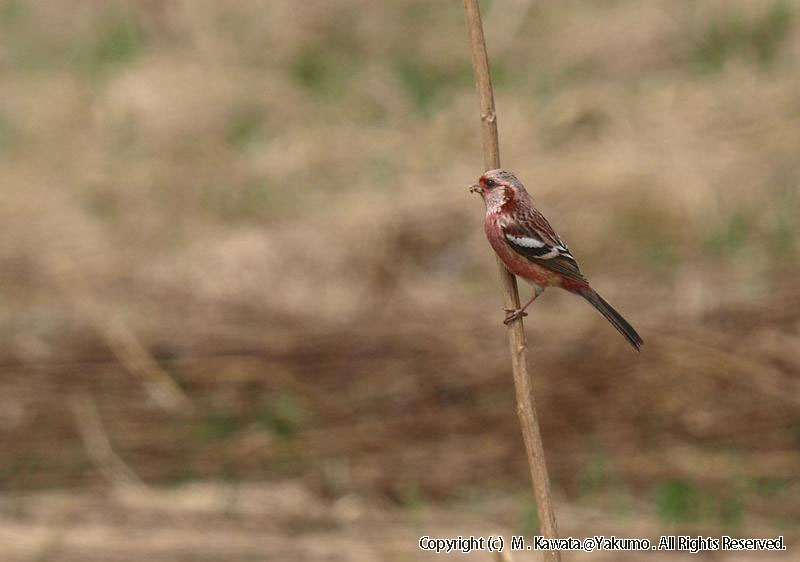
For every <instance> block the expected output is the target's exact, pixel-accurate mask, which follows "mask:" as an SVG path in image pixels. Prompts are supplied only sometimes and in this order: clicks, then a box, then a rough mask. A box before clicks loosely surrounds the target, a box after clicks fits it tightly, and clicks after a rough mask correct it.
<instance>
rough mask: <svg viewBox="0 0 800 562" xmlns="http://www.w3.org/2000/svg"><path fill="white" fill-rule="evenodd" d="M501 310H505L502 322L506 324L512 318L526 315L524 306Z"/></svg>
mask: <svg viewBox="0 0 800 562" xmlns="http://www.w3.org/2000/svg"><path fill="white" fill-rule="evenodd" d="M503 310H505V312H506V318H505V320H503V324H505V325H506V326H508V325H509V324H511V323H512V322H513V321H514V320H518V319H520V318H522V317H524V316H527V315H528V313H527V312H525V309H524V308H504V309H503Z"/></svg>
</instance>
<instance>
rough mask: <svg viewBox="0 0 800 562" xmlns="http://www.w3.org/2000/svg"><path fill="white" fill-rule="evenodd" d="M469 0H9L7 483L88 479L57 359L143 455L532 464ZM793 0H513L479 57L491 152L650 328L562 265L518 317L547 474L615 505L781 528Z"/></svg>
mask: <svg viewBox="0 0 800 562" xmlns="http://www.w3.org/2000/svg"><path fill="white" fill-rule="evenodd" d="M503 6H504V3H503V2H501V1H500V0H496V1H495V2H494V3H493V4H492V6H491V8H490V9H489V14H488V17H487V20H488V22H489V29H490V31H489V32H490V33H497V31H496V30H497V29H501V30H502V29H504V23H503ZM460 8H461V7H460V5H458V3H445V2H442V3H432V2H422V1H413V2H412V1H406V2H399V3H392V4H391V5H387V4H385V3H374V2H364V1H356V0H351V1H340V2H338V3H336V6H335V7H334V6H332V5H329V4H328V3H297V2H289V1H276V2H270V3H269V7H268V8H267V7H265V5H264V4H263V3H258V2H247V1H242V2H237V3H235V4H231V5H224V4H222V3H217V2H199V1H193V2H172V3H166V4H164V3H154V2H147V3H133V2H122V1H117V2H56V1H54V0H50V1H46V2H37V3H27V2H21V1H19V0H2V1H0V189H2V202H1V203H0V223H1V224H3V228H4V230H3V236H2V237H1V238H0V292H1V293H0V294H2V298H3V306H2V308H1V309H0V331H1V333H2V338H0V362H2V371H1V372H0V459H2V460H1V461H0V483H2V485H3V487H4V489H6V490H9V491H14V493H22V492H24V491H26V490H29V489H31V488H42V487H48V488H49V487H55V486H62V485H63V486H75V485H90V484H93V483H98V482H102V479H101V478H100V476H99V474H98V473H97V471H96V470H95V469H94V468H93V466H92V465H91V463H90V462H89V460H88V458H87V456H86V452H85V451H84V450H83V448H82V446H81V442H80V438H79V436H78V432H77V430H76V429H75V425H74V421H73V419H72V415H71V412H70V410H69V406H68V405H67V404H66V403H65V401H64V398H65V396H67V395H68V394H67V393H68V392H70V391H75V390H78V391H86V392H89V393H91V395H92V396H93V397H94V399H95V400H96V402H97V405H98V410H99V414H100V416H101V418H102V419H103V421H104V422H105V424H106V426H107V427H106V430H107V432H108V434H109V439H110V441H111V444H112V446H113V447H114V449H115V451H116V453H117V454H119V455H120V457H121V458H122V459H124V461H125V462H126V463H127V464H128V465H129V466H130V467H131V468H132V469H133V470H134V471H135V472H136V473H137V474H138V475H139V476H140V477H142V478H143V479H144V480H145V481H146V482H148V483H151V484H155V483H164V484H166V483H170V482H177V481H185V480H187V479H196V478H228V479H232V480H262V479H271V480H282V479H293V480H297V481H299V482H300V483H301V484H302V485H303V486H307V487H309V488H310V489H312V490H313V491H314V492H315V493H318V494H320V495H321V497H323V498H324V501H329V500H330V501H334V499H335V498H338V497H341V496H342V495H344V494H356V495H358V496H363V497H370V498H378V499H377V500H376V501H385V498H387V497H388V498H391V499H392V500H394V501H395V502H396V503H399V504H400V505H403V506H406V507H407V508H408V509H411V510H413V509H414V506H416V505H419V504H422V505H423V506H427V504H428V503H429V502H435V503H434V504H433V506H432V509H436V510H438V509H444V510H445V511H446V510H447V505H448V504H447V503H446V501H445V500H447V498H453V497H467V498H470V497H474V496H475V494H476V493H477V492H476V490H484V491H485V490H487V489H494V488H497V489H503V490H508V491H520V490H523V482H524V481H525V470H524V459H523V456H522V454H521V445H522V444H521V442H520V441H519V437H518V428H517V427H516V425H515V424H516V420H515V417H514V413H513V407H512V406H511V404H512V396H511V394H510V389H509V386H510V385H509V375H508V369H507V358H506V357H505V353H506V346H505V344H504V342H503V337H504V333H503V332H504V330H503V328H502V325H501V323H500V321H501V317H502V312H501V311H500V306H501V304H500V302H499V299H498V297H497V294H496V288H495V287H494V282H495V281H494V279H495V275H494V271H493V268H494V265H493V260H492V259H491V254H490V251H489V249H488V247H487V245H486V242H485V240H484V238H483V233H482V232H481V228H480V215H481V210H480V208H479V203H478V202H477V201H476V200H473V199H472V198H470V196H469V194H468V193H467V191H466V188H465V186H466V185H467V184H468V183H469V182H470V181H471V180H472V179H473V178H474V176H475V175H476V174H477V173H478V172H479V170H478V169H476V167H475V164H474V162H475V157H476V155H478V154H479V153H480V150H479V145H478V139H477V138H476V135H475V134H474V133H475V115H474V111H475V110H474V107H475V101H474V93H473V89H472V82H471V77H470V74H469V60H468V58H467V51H466V45H465V40H464V36H463V21H462V14H461V11H460ZM798 8H800V6H798V5H797V3H795V2H775V3H772V2H769V3H763V2H744V1H743V2H735V3H728V2H724V3H723V2H704V3H702V4H695V3H691V2H672V1H666V0H664V1H661V2H647V3H641V2H631V1H614V2H601V3H598V2H578V1H570V2H561V3H546V2H534V3H533V4H532V5H531V6H530V7H529V8H528V9H527V12H525V14H526V15H525V16H524V17H522V18H521V21H520V22H519V23H518V25H517V26H516V31H515V33H514V34H513V37H509V38H506V39H505V40H504V41H503V42H501V43H500V44H498V46H497V52H491V53H490V54H491V56H492V60H493V63H494V64H495V80H496V88H497V92H496V95H497V104H498V109H499V111H500V112H501V116H502V121H501V123H500V125H501V130H500V134H501V137H502V142H503V146H504V165H506V166H508V167H509V168H511V169H513V170H515V171H516V172H517V173H518V174H519V175H520V176H521V177H522V178H523V179H524V181H525V183H526V185H529V186H531V190H532V191H533V194H534V196H535V197H536V199H537V202H538V203H539V205H540V206H541V207H542V208H543V209H544V211H545V212H546V214H547V215H548V216H549V217H550V218H551V220H552V221H553V223H554V224H555V225H556V226H557V228H558V229H559V231H560V232H561V233H562V235H563V236H564V237H565V239H566V240H567V241H568V242H569V243H570V246H571V247H572V248H573V249H574V250H575V252H577V255H578V257H579V258H580V259H581V261H582V264H583V267H584V269H585V271H586V272H587V274H588V275H589V276H590V278H591V279H592V280H593V282H594V284H595V285H596V286H597V288H598V290H600V291H601V292H602V293H603V294H604V295H606V296H607V297H608V299H609V300H610V301H611V302H612V303H614V305H615V306H617V307H618V308H619V309H620V310H621V311H622V312H623V313H624V314H625V315H626V317H629V318H630V320H631V321H632V322H633V323H634V324H635V325H636V326H637V328H640V332H641V333H642V335H643V337H644V338H645V340H646V341H647V347H646V351H645V352H644V353H643V354H642V356H641V357H639V358H632V357H631V354H630V353H629V350H627V349H625V344H624V342H622V341H620V340H619V338H618V335H617V334H616V333H615V332H614V331H613V330H611V329H609V328H608V327H607V326H605V325H604V324H603V321H602V319H600V318H598V317H597V315H596V314H595V313H593V312H592V311H591V309H590V308H589V307H586V306H584V305H582V304H581V303H578V302H576V301H575V300H574V299H570V298H569V296H568V295H565V294H559V293H555V292H553V293H552V294H551V293H550V292H548V293H547V294H546V295H545V296H544V297H543V298H542V299H540V301H537V303H536V306H535V310H534V312H533V315H534V316H535V317H536V318H535V322H532V323H531V326H530V327H529V328H528V335H529V338H530V340H531V342H532V355H531V361H532V362H533V363H534V364H536V365H538V367H537V372H542V373H547V378H545V379H542V380H539V381H537V385H538V387H537V389H536V390H537V397H538V399H539V401H540V403H541V408H542V415H541V417H542V423H543V432H544V440H545V446H546V447H547V450H548V454H552V457H551V461H550V462H551V463H552V465H553V467H552V473H553V474H552V476H553V480H554V488H555V491H556V492H557V494H558V497H559V498H560V502H561V504H563V505H564V506H565V509H567V508H568V507H569V508H573V507H574V506H587V505H588V506H591V507H592V508H593V509H594V508H599V509H602V510H603V513H606V514H614V515H613V517H614V519H613V521H614V522H617V524H618V525H619V527H617V528H616V531H617V534H618V535H620V534H621V532H620V531H621V529H624V528H625V521H629V520H630V518H634V517H636V516H638V515H642V514H643V515H642V516H644V517H653V518H654V520H655V522H656V523H654V525H655V527H654V528H659V529H661V528H664V526H666V525H667V524H669V525H674V526H678V527H680V528H682V529H685V530H687V531H688V532H689V533H690V534H691V533H695V532H702V530H705V529H709V528H713V529H721V528H724V529H733V530H734V531H737V532H741V533H742V534H745V535H747V534H753V532H755V531H756V530H760V529H768V530H770V532H773V533H775V534H778V531H780V533H783V534H786V535H790V536H794V535H796V534H797V528H798V521H800V512H798V505H800V501H798V499H799V496H800V482H799V481H798V479H797V476H796V475H797V474H798V470H800V454H798V452H797V443H798V430H797V424H798V417H797V402H798V396H800V390H798V388H797V375H798V372H800V368H799V365H798V354H797V353H796V351H795V350H796V349H797V348H798V338H800V301H799V300H798V299H797V295H796V287H797V284H798V280H800V261H798V255H799V253H798V250H800V241H799V239H798V235H797V232H798V214H797V209H798V178H799V177H800V169H798V164H797V154H798V153H800V127H797V126H795V121H797V120H798V119H799V118H800V112H799V110H800V106H798V102H797V95H796V92H797V91H798V88H800V70H798V69H800V65H799V64H798V57H800V48H798V45H800V27H799V26H798V25H797V21H796V17H797V13H798ZM490 47H491V45H490ZM533 155H535V157H534V156H533ZM64 257H66V258H68V259H70V260H71V261H72V262H73V263H75V264H77V265H78V267H79V268H80V270H81V271H82V273H83V276H84V277H85V278H86V279H87V282H88V283H89V284H90V286H91V287H95V288H96V289H95V290H94V292H93V297H94V306H95V307H96V308H97V310H98V311H99V312H98V313H99V314H102V315H105V317H109V318H114V319H115V320H118V321H120V322H122V323H124V325H125V326H126V329H128V330H130V332H131V333H132V334H134V335H135V336H136V338H137V339H138V341H140V342H141V343H143V344H144V346H145V347H146V348H147V350H148V351H149V352H150V353H151V354H152V355H153V356H154V357H155V358H156V359H157V360H158V362H159V365H160V366H161V367H162V368H163V369H164V370H165V371H166V372H167V373H168V374H169V375H170V376H171V377H173V378H174V380H175V381H176V382H177V383H178V384H179V385H180V387H181V388H182V389H183V391H185V392H186V393H187V395H188V396H189V397H190V399H191V400H192V402H193V404H195V408H194V409H193V411H192V412H190V413H187V414H186V415H185V416H183V417H173V416H169V415H166V414H165V413H164V412H162V411H160V410H159V409H158V408H157V406H156V405H155V404H154V403H153V402H152V401H151V400H150V398H148V396H147V394H146V392H145V391H144V389H143V388H142V386H141V384H140V382H139V381H138V380H137V379H135V378H132V377H131V376H130V375H129V374H127V373H126V372H125V371H124V370H122V369H121V368H120V367H119V366H118V365H117V363H116V360H115V358H114V356H113V355H112V354H111V353H110V352H109V351H108V350H107V348H106V345H105V344H104V343H103V341H102V338H100V337H98V334H97V331H96V330H95V327H94V326H93V325H92V324H91V322H90V320H89V319H87V318H86V317H85V316H84V315H81V314H80V313H78V312H77V310H78V308H79V300H80V298H81V296H80V294H79V291H76V292H75V293H73V294H71V293H70V291H69V290H67V291H64V290H63V289H62V288H61V284H60V281H59V279H58V277H57V275H56V272H57V265H58V263H59V260H61V259H63V258H64ZM442 330H444V331H446V332H448V333H451V334H453V335H454V337H453V338H449V339H447V340H444V339H442V338H441V337H440V336H439V335H438V334H439V333H441V331H442ZM556 405H558V407H557V408H556ZM445 461H446V462H445ZM445 469H446V470H445ZM520 509H522V508H520ZM4 513H9V515H7V516H6V515H4V517H6V518H11V519H12V520H14V517H15V516H14V514H13V510H11V511H8V512H4ZM520 517H521V516H520ZM512 524H514V525H522V524H523V523H522V522H521V520H520V521H516V522H512ZM592 525H594V524H592ZM592 525H589V526H579V527H572V529H575V532H581V533H584V532H585V533H589V532H591V531H593V530H594V527H593V526H592ZM659 525H661V527H659ZM751 531H752V532H751Z"/></svg>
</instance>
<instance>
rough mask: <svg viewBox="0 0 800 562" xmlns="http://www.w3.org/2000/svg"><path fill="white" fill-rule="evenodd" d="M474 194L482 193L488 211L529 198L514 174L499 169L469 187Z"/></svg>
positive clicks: (487, 173)
mask: <svg viewBox="0 0 800 562" xmlns="http://www.w3.org/2000/svg"><path fill="white" fill-rule="evenodd" d="M469 190H470V191H471V192H472V193H480V195H481V197H483V200H484V202H485V203H486V208H487V209H498V208H500V207H502V206H504V205H506V204H508V203H512V202H514V201H519V200H520V199H521V198H523V197H525V196H527V191H525V186H523V185H522V182H521V181H519V180H518V179H517V176H515V175H514V174H513V173H511V172H509V171H508V170H503V169H502V168H499V169H497V170H489V171H488V172H485V173H484V174H483V175H482V176H481V177H479V178H478V181H477V183H473V184H472V185H470V186H469Z"/></svg>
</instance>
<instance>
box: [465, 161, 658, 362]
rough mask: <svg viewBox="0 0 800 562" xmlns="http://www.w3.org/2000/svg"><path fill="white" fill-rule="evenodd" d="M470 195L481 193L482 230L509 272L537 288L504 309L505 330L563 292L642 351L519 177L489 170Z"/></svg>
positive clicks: (634, 335)
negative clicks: (549, 295)
mask: <svg viewBox="0 0 800 562" xmlns="http://www.w3.org/2000/svg"><path fill="white" fill-rule="evenodd" d="M469 190H470V192H472V193H478V194H480V196H481V198H482V199H483V201H484V203H485V204H486V219H485V222H484V229H485V231H486V237H487V238H488V239H489V244H491V246H492V248H493V249H494V251H495V252H496V253H497V255H498V257H499V258H500V260H501V261H502V262H503V264H504V265H505V266H506V268H507V269H508V270H509V271H510V272H511V273H513V274H514V275H517V276H519V277H521V278H522V279H524V280H525V281H527V282H528V283H530V284H531V285H532V286H533V297H531V300H529V301H528V302H527V303H526V304H525V306H523V307H521V308H517V309H509V308H506V309H504V311H505V312H506V317H505V319H504V320H503V322H504V323H505V324H506V325H508V324H510V323H511V322H514V321H515V320H518V319H520V318H522V317H523V316H527V313H526V312H525V309H527V308H528V307H529V306H530V305H531V304H532V303H533V301H535V300H536V299H537V298H538V297H539V296H540V295H541V294H542V293H543V292H544V290H545V288H547V287H560V288H561V289H565V290H566V291H569V292H570V293H573V294H576V295H580V296H581V297H583V298H584V299H586V300H587V301H588V302H589V304H591V305H592V306H593V307H595V308H596V309H597V310H598V311H599V312H600V314H602V315H603V316H604V317H605V318H606V320H608V321H609V322H610V323H611V325H612V326H614V328H616V329H617V331H619V333H620V334H622V335H623V337H625V339H626V340H628V343H630V344H631V345H632V346H633V348H634V349H636V351H639V348H640V347H641V346H642V344H643V343H644V342H643V340H642V338H641V337H640V336H639V334H638V333H637V332H636V330H635V329H634V328H633V326H631V325H630V323H628V321H627V320H625V318H623V317H622V315H621V314H620V313H619V312H617V311H616V310H614V308H613V307H612V306H611V305H610V304H608V302H607V301H606V300H605V299H604V298H603V297H601V296H600V295H599V294H598V293H597V291H595V290H594V289H593V288H592V287H591V286H590V285H589V281H588V279H587V278H586V277H585V276H584V275H583V273H581V269H580V267H579V266H578V262H577V260H576V259H575V257H573V255H572V253H571V252H570V249H569V247H568V246H567V245H566V244H565V243H564V241H563V240H562V239H561V237H560V236H559V235H558V234H557V233H556V231H555V230H554V229H553V227H552V226H550V223H549V222H548V221H547V219H546V218H545V217H544V215H542V213H540V212H539V211H538V210H537V209H536V207H535V206H534V204H533V200H532V199H531V196H530V195H529V194H528V192H527V190H526V189H525V186H524V185H523V184H522V182H521V181H520V180H519V179H517V176H515V175H514V174H513V173H512V172H510V171H508V170H504V169H501V168H498V169H496V170H489V171H487V172H485V173H484V174H483V175H481V176H480V178H478V181H477V182H476V183H473V184H472V185H470V186H469Z"/></svg>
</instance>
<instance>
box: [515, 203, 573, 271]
mask: <svg viewBox="0 0 800 562" xmlns="http://www.w3.org/2000/svg"><path fill="white" fill-rule="evenodd" d="M502 229H503V235H504V236H505V239H506V242H507V243H508V245H509V246H510V247H511V249H512V250H514V251H515V252H517V253H518V254H520V255H522V256H524V257H526V258H528V259H529V260H531V261H532V262H533V263H535V264H537V265H540V266H542V267H544V268H545V269H549V270H550V271H554V272H556V273H560V274H561V275H563V276H564V277H566V278H568V279H572V280H574V281H580V282H586V278H585V277H584V276H583V274H582V273H581V270H580V267H578V262H577V261H575V258H574V257H572V254H571V253H570V251H569V248H568V247H567V245H566V244H565V243H564V241H563V240H561V238H560V237H559V236H558V234H556V233H555V231H554V230H553V227H552V226H550V223H548V222H547V219H545V218H544V217H543V216H542V215H541V214H540V213H536V214H531V215H529V216H526V217H525V218H524V219H523V220H518V219H512V220H509V221H508V222H506V224H504V225H503V226H502Z"/></svg>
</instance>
